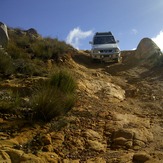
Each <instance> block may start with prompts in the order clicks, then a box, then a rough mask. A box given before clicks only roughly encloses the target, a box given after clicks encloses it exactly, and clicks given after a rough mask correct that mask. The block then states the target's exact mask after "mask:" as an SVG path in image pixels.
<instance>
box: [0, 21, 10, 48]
mask: <svg viewBox="0 0 163 163" xmlns="http://www.w3.org/2000/svg"><path fill="white" fill-rule="evenodd" d="M8 40H9V37H8V32H7V26H6V24H4V23H2V22H0V46H2V47H4V46H6V45H7V43H8Z"/></svg>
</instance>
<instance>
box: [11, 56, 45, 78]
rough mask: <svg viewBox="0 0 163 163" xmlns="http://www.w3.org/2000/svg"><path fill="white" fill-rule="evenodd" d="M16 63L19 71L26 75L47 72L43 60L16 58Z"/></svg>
mask: <svg viewBox="0 0 163 163" xmlns="http://www.w3.org/2000/svg"><path fill="white" fill-rule="evenodd" d="M14 65H15V69H16V72H17V73H20V74H24V75H34V76H38V75H40V76H42V75H43V74H44V73H46V69H45V65H44V63H42V61H41V60H37V59H34V60H30V59H23V58H22V59H21V58H20V59H16V60H14Z"/></svg>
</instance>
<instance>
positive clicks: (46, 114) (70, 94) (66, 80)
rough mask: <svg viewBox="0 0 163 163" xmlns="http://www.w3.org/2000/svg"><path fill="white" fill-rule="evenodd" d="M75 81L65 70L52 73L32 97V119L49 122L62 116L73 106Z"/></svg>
mask: <svg viewBox="0 0 163 163" xmlns="http://www.w3.org/2000/svg"><path fill="white" fill-rule="evenodd" d="M76 86H77V84H76V81H75V79H74V78H73V77H72V75H70V74H69V73H68V72H67V71H65V70H60V71H57V72H56V73H54V74H53V75H52V76H51V78H50V79H49V80H48V81H44V82H41V83H40V84H39V85H38V86H37V88H36V90H35V93H34V95H33V96H32V100H31V104H32V105H31V106H32V110H33V111H34V117H33V118H34V119H37V120H41V121H50V120H51V119H53V118H54V117H56V116H60V115H64V114H65V113H67V112H68V111H69V110H70V109H71V108H72V107H73V105H74V104H75V101H76Z"/></svg>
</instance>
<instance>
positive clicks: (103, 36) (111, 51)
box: [90, 32, 122, 62]
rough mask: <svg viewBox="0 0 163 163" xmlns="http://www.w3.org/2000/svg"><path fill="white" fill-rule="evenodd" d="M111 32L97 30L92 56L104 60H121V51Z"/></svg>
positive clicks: (92, 42)
mask: <svg viewBox="0 0 163 163" xmlns="http://www.w3.org/2000/svg"><path fill="white" fill-rule="evenodd" d="M118 42H119V41H115V38H114V36H113V35H112V33H111V32H97V33H95V35H94V37H93V41H91V42H90V44H91V45H92V49H91V58H92V59H93V60H100V61H104V62H121V59H122V58H121V52H120V49H119V47H118V45H117V43H118Z"/></svg>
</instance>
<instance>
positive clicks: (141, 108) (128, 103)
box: [0, 39, 163, 163]
mask: <svg viewBox="0 0 163 163" xmlns="http://www.w3.org/2000/svg"><path fill="white" fill-rule="evenodd" d="M147 41H148V46H147V45H146V39H145V42H144V40H142V41H141V42H140V44H139V45H138V48H137V50H136V51H124V52H122V53H123V62H122V63H118V64H111V63H92V62H91V59H90V56H89V52H87V53H86V52H83V51H75V50H73V51H71V54H70V55H69V57H68V58H66V59H65V60H63V61H62V62H60V63H59V65H58V63H57V62H51V61H49V58H48V60H46V61H44V65H49V64H50V65H49V67H53V66H54V67H53V68H52V69H55V67H56V64H57V65H58V66H64V67H67V68H69V69H70V70H71V71H72V72H74V76H75V77H76V79H77V84H78V88H77V101H76V103H75V105H74V106H73V108H72V109H71V110H70V111H69V112H68V113H67V114H65V115H62V116H59V117H55V118H54V119H52V120H51V121H50V122H38V121H35V120H33V119H31V120H30V119H27V118H25V117H24V116H22V114H21V113H20V114H18V113H17V112H12V114H11V113H5V112H1V113H0V162H7V163H10V162H13V163H14V162H15V163H18V162H34V163H35V162H36V163H46V162H54V163H157V162H158V163H162V162H163V140H162V137H163V120H162V119H163V112H162V105H163V99H162V93H163V83H162V79H163V75H162V70H163V65H162V57H161V56H160V55H155V54H157V53H155V51H157V50H158V47H157V46H155V47H153V46H152V49H150V51H151V50H152V51H154V53H153V54H152V56H153V57H154V58H155V59H156V60H154V61H155V63H153V62H152V64H151V60H150V61H149V60H148V59H149V57H150V56H151V54H150V56H149V57H144V58H143V59H142V57H140V56H142V55H141V54H143V55H146V56H147V55H148V54H149V53H146V51H148V48H151V44H152V41H151V40H149V39H148V40H147ZM149 42H150V43H149ZM142 47H143V48H142ZM27 49H28V50H29V49H30V48H29V46H27ZM28 52H29V53H30V54H32V52H30V51H28ZM29 53H28V54H29ZM145 53H146V54H145ZM160 54H161V53H160ZM34 56H37V55H35V54H34ZM37 59H38V58H37ZM51 59H52V58H50V60H51ZM147 61H149V62H147ZM49 62H50V63H49ZM144 63H146V64H144ZM157 63H159V64H157ZM52 69H50V70H49V69H48V70H49V71H52ZM43 74H44V73H43ZM40 78H41V79H43V78H47V76H45V75H43V76H41V77H40V76H39V75H38V74H37V76H36V75H33V74H30V76H29V75H22V74H20V72H19V74H16V75H10V76H5V77H2V79H1V83H0V86H1V91H0V98H3V99H4V98H5V99H6V98H10V97H11V94H9V92H8V90H11V88H12V90H13V89H16V90H18V89H19V90H20V91H19V92H22V94H24V95H23V100H24V101H23V103H24V104H25V103H28V101H29V99H30V95H31V94H30V88H32V85H33V83H35V82H36V81H37V80H38V79H40ZM24 90H26V91H27V92H29V93H27V92H26V93H24ZM25 106H26V105H25ZM18 110H19V111H20V109H18ZM24 110H26V111H25V112H26V113H27V114H28V115H29V111H30V108H25V107H24ZM23 115H24V114H23Z"/></svg>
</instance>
